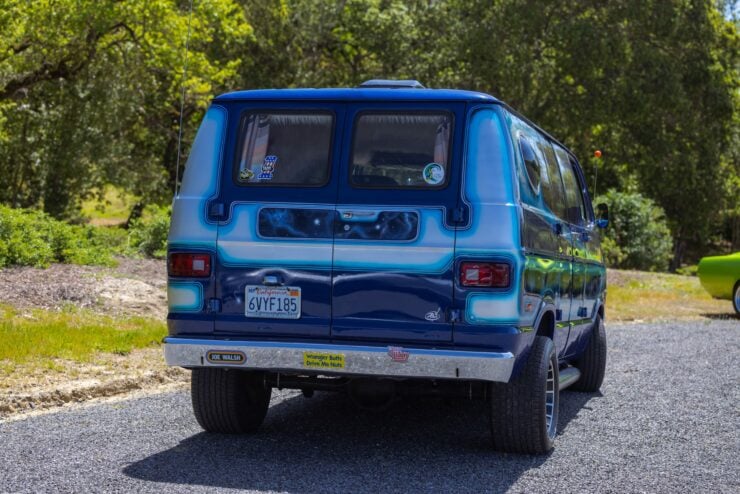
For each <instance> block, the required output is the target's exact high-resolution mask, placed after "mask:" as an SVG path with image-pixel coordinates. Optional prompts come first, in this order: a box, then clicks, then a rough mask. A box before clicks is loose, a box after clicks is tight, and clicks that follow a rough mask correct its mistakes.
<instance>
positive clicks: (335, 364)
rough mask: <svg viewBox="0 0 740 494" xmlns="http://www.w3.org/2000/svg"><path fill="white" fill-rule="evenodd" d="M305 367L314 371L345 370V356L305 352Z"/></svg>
mask: <svg viewBox="0 0 740 494" xmlns="http://www.w3.org/2000/svg"><path fill="white" fill-rule="evenodd" d="M303 367H309V368H312V369H344V354H342V353H323V352H303Z"/></svg>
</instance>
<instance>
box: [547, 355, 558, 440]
mask: <svg viewBox="0 0 740 494" xmlns="http://www.w3.org/2000/svg"><path fill="white" fill-rule="evenodd" d="M556 379H557V376H556V374H555V366H554V365H553V362H552V359H550V360H549V362H548V365H547V383H546V388H545V420H546V422H545V423H546V424H547V435H548V436H549V437H551V438H554V437H555V433H556V432H557V429H558V413H557V412H558V408H557V407H558V396H557V392H558V390H557V388H556V386H557V385H558V383H557V382H556Z"/></svg>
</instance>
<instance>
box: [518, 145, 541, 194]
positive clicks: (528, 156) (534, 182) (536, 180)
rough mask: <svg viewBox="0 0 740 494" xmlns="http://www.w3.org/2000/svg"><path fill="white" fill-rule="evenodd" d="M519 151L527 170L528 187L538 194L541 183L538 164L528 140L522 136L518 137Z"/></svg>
mask: <svg viewBox="0 0 740 494" xmlns="http://www.w3.org/2000/svg"><path fill="white" fill-rule="evenodd" d="M519 149H520V150H521V153H522V159H523V160H524V168H525V169H526V170H527V177H528V178H529V185H530V187H532V192H534V193H535V194H539V193H540V181H541V176H540V164H539V163H538V162H537V157H536V156H535V154H534V149H533V148H532V144H531V143H530V142H529V139H527V138H526V137H524V136H522V135H520V136H519Z"/></svg>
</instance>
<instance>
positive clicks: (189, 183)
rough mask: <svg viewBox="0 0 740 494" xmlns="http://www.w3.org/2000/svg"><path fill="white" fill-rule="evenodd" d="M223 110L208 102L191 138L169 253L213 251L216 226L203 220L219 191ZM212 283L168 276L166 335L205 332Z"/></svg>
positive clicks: (210, 319)
mask: <svg viewBox="0 0 740 494" xmlns="http://www.w3.org/2000/svg"><path fill="white" fill-rule="evenodd" d="M227 117H228V114H227V111H226V108H224V107H223V106H220V105H212V106H211V107H210V108H209V109H208V111H207V112H206V115H205V117H204V118H203V121H202V123H201V125H200V127H199V129H198V133H197V134H196V136H195V140H194V141H193V146H192V148H191V151H190V156H189V157H188V160H187V163H186V165H185V172H184V175H183V179H182V187H181V188H180V190H179V193H178V194H177V196H176V197H175V200H174V204H173V207H172V220H171V223H170V232H169V237H168V251H169V252H178V251H188V252H207V253H210V254H211V255H212V256H214V255H215V253H216V238H217V234H218V225H217V224H216V223H215V222H212V221H210V220H209V218H208V208H209V204H210V201H211V200H212V199H213V198H215V197H216V196H217V194H218V188H219V175H220V169H221V162H222V158H223V152H224V146H225V138H226V125H227ZM214 294H215V281H214V277H213V275H211V277H210V278H193V279H187V278H186V279H178V280H173V279H170V281H169V283H168V287H167V300H168V316H167V325H168V328H169V333H170V334H171V335H174V334H177V335H181V336H185V335H187V336H196V335H199V334H200V335H209V334H212V333H213V324H214V319H213V315H212V314H211V313H210V311H209V310H208V301H209V300H210V299H211V298H212V297H214Z"/></svg>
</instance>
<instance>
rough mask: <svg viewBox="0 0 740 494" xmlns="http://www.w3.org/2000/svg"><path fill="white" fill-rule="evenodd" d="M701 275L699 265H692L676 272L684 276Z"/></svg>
mask: <svg viewBox="0 0 740 494" xmlns="http://www.w3.org/2000/svg"><path fill="white" fill-rule="evenodd" d="M698 273H699V265H698V264H692V265H690V266H683V267H680V268H678V269H677V270H676V274H680V275H683V276H697V275H698Z"/></svg>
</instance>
